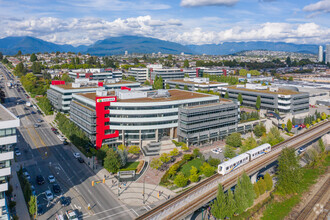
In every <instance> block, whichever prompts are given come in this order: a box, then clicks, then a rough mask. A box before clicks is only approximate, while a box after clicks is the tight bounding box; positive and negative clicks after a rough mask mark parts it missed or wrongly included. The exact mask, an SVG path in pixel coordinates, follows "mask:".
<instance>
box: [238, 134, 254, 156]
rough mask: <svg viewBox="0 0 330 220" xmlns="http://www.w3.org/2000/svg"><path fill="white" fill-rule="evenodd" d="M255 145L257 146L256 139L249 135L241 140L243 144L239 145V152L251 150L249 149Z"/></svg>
mask: <svg viewBox="0 0 330 220" xmlns="http://www.w3.org/2000/svg"><path fill="white" fill-rule="evenodd" d="M257 146H258V144H257V141H256V139H254V137H253V136H250V137H248V138H247V139H245V141H243V145H242V147H241V151H240V152H241V153H244V152H246V151H248V150H251V149H253V148H255V147H257Z"/></svg>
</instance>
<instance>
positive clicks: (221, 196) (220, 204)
mask: <svg viewBox="0 0 330 220" xmlns="http://www.w3.org/2000/svg"><path fill="white" fill-rule="evenodd" d="M226 212H227V207H226V196H225V193H224V192H223V189H222V185H221V184H219V186H218V194H217V198H216V199H215V200H214V202H213V203H212V205H211V213H212V215H213V216H214V217H216V218H217V219H224V218H225V217H226Z"/></svg>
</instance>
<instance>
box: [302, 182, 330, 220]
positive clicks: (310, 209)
mask: <svg viewBox="0 0 330 220" xmlns="http://www.w3.org/2000/svg"><path fill="white" fill-rule="evenodd" d="M329 187H330V178H328V179H327V181H325V183H323V185H322V187H321V188H320V190H319V191H318V192H317V193H316V194H315V195H314V196H313V198H312V199H311V200H310V201H309V202H308V204H307V205H306V206H305V208H303V210H301V212H300V213H299V215H298V216H297V218H296V220H305V219H308V218H309V216H310V214H311V213H313V215H314V216H315V215H318V214H321V212H323V210H321V209H323V208H321V206H319V207H318V206H317V204H319V203H320V201H321V200H322V198H323V196H324V195H326V193H327V192H328V190H329ZM319 205H320V204H319ZM314 208H315V210H314ZM317 212H320V213H317Z"/></svg>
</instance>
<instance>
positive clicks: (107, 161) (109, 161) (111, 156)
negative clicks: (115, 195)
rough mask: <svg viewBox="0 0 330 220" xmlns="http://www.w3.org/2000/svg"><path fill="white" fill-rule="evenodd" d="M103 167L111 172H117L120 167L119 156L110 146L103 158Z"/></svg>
mask: <svg viewBox="0 0 330 220" xmlns="http://www.w3.org/2000/svg"><path fill="white" fill-rule="evenodd" d="M104 168H105V169H107V170H108V171H109V172H111V173H117V172H118V170H119V168H120V157H119V155H118V153H117V152H116V151H114V150H113V149H112V148H110V149H109V150H108V151H107V156H106V157H105V158H104Z"/></svg>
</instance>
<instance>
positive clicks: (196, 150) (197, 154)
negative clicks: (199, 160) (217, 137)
mask: <svg viewBox="0 0 330 220" xmlns="http://www.w3.org/2000/svg"><path fill="white" fill-rule="evenodd" d="M193 154H194V158H196V157H198V156H199V155H200V151H199V149H198V148H195V149H194V150H193Z"/></svg>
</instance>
